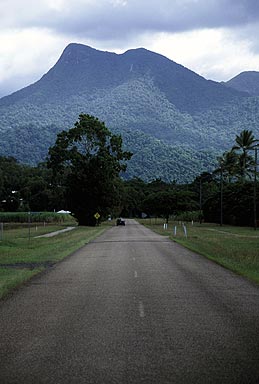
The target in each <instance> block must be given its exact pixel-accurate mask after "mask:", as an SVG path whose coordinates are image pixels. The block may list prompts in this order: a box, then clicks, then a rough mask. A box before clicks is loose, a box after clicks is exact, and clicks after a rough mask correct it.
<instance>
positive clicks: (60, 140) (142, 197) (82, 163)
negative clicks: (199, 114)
mask: <svg viewBox="0 0 259 384" xmlns="http://www.w3.org/2000/svg"><path fill="white" fill-rule="evenodd" d="M256 154H257V140H256V139H255V138H254V136H253V133H252V131H246V130H245V131H242V132H241V134H240V135H237V136H236V140H235V143H233V147H232V148H231V149H230V150H229V151H228V152H225V153H224V154H223V155H222V156H221V157H220V158H219V159H218V167H217V169H215V171H214V172H212V173H206V172H204V173H202V174H200V175H199V176H197V177H196V179H195V180H194V181H193V182H191V183H189V184H177V183H176V182H172V183H166V182H164V181H163V180H161V179H157V180H154V181H152V182H150V183H145V182H144V181H143V180H141V179H139V178H133V179H131V180H122V178H121V173H122V172H124V171H125V169H126V165H127V161H129V160H130V158H131V155H132V154H131V153H129V152H127V151H124V150H123V143H122V139H121V137H120V136H119V135H113V134H111V132H110V131H109V130H108V129H107V127H106V126H105V125H104V123H102V122H100V121H99V120H98V119H97V118H95V117H93V116H89V115H83V114H82V115H80V116H79V119H78V121H77V122H76V123H75V125H74V127H73V128H71V129H70V130H69V131H62V132H61V133H59V134H58V136H57V140H56V143H55V145H54V146H52V147H51V148H50V149H49V156H48V158H47V159H46V162H45V163H41V164H39V165H38V166H37V167H30V166H27V165H24V164H20V163H18V162H17V161H16V160H15V159H14V158H12V157H0V211H54V210H56V211H58V210H61V209H64V210H69V211H71V212H72V213H73V214H74V216H75V217H76V218H77V220H78V222H79V224H80V225H94V224H95V223H96V219H95V217H94V215H95V213H97V212H98V213H99V214H100V216H101V219H105V218H106V217H107V216H108V215H112V216H114V217H116V216H120V215H121V216H123V217H141V216H143V214H144V216H146V215H147V216H160V217H164V218H165V220H168V218H169V216H171V215H173V216H175V217H181V216H183V215H184V214H185V215H186V213H189V218H194V219H197V218H199V220H200V221H202V220H205V221H208V222H216V223H221V224H222V223H224V224H236V225H253V223H254V220H255V212H256V211H257V206H256V205H257V204H256V203H257V196H258V193H259V187H258V182H257V169H256V159H255V157H256ZM187 216H188V215H187Z"/></svg>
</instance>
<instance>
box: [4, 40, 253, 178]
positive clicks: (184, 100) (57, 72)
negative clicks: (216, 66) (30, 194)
mask: <svg viewBox="0 0 259 384" xmlns="http://www.w3.org/2000/svg"><path fill="white" fill-rule="evenodd" d="M86 63H87V65H86ZM258 100H259V99H258V98H256V97H255V98H253V97H245V96H244V95H243V94H240V93H238V92H236V91H233V90H231V89H229V88H227V87H225V86H223V85H221V84H218V83H215V82H209V81H206V80H205V79H203V78H201V77H200V76H198V75H196V74H195V73H193V72H191V71H188V70H187V69H186V68H183V67H182V66H180V65H178V64H176V63H173V62H172V61H170V60H168V59H166V58H164V57H162V56H160V55H156V54H154V53H152V52H149V51H146V50H141V49H140V50H131V51H128V52H127V53H125V54H124V55H113V54H109V53H105V52H98V51H96V50H93V49H91V48H89V47H85V46H83V45H80V44H79V45H78V44H72V45H69V46H68V47H67V49H66V50H65V52H64V55H62V57H61V59H60V60H59V61H58V63H57V64H56V65H55V66H54V68H53V69H51V70H50V71H49V72H48V74H46V75H45V76H43V78H42V79H41V80H40V81H38V82H37V83H35V84H33V85H31V86H29V87H27V88H25V89H23V90H21V91H19V92H16V93H14V94H13V95H11V96H8V97H5V98H2V99H1V100H0V113H1V122H0V134H1V142H0V154H2V155H5V156H14V157H15V158H16V159H17V160H18V161H21V162H24V163H27V164H31V165H36V164H38V163H39V162H40V161H43V160H44V159H45V158H46V155H47V152H48V148H49V147H50V146H53V145H54V143H55V139H56V135H57V133H58V132H60V131H62V130H64V129H65V130H67V129H68V128H69V127H70V126H71V125H72V124H73V122H74V121H75V120H76V119H77V116H78V115H79V114H80V113H82V111H87V113H88V114H90V115H94V116H98V117H99V118H100V119H101V120H102V121H105V124H106V125H107V126H108V127H109V129H110V130H111V132H113V133H114V134H116V135H117V134H121V136H122V139H123V145H124V148H125V150H127V151H131V152H132V153H133V155H134V156H133V157H132V159H131V161H130V162H129V164H128V168H127V173H125V174H124V175H123V176H124V177H125V178H132V177H140V178H142V179H143V180H145V181H147V182H148V181H151V180H153V179H155V178H157V177H158V178H162V179H163V180H165V181H167V182H172V181H173V180H177V182H180V183H185V182H190V181H191V180H193V179H194V178H195V176H197V175H198V174H200V173H201V172H202V171H205V170H207V171H211V170H212V169H213V168H214V167H215V165H216V156H218V155H221V154H222V152H223V151H225V150H227V149H228V148H229V147H230V145H231V143H232V141H233V140H234V138H235V135H236V134H237V132H239V131H241V129H252V130H253V132H254V133H255V135H257V134H258V133H259V127H258V124H257V121H259V108H258V103H259V101H258Z"/></svg>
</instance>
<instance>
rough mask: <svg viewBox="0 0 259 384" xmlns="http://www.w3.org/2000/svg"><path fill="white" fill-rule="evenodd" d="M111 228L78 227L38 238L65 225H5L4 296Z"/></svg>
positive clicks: (0, 278) (0, 280) (0, 247)
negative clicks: (55, 234)
mask: <svg viewBox="0 0 259 384" xmlns="http://www.w3.org/2000/svg"><path fill="white" fill-rule="evenodd" d="M107 228H109V225H108V224H102V225H100V226H97V227H76V228H75V229H73V230H72V231H69V232H66V233H63V234H59V235H57V236H54V237H49V238H36V236H39V235H42V234H44V233H48V232H53V231H56V230H59V229H64V226H61V225H48V226H43V225H41V226H39V225H37V224H35V225H33V226H31V227H30V228H29V227H28V225H20V226H19V227H18V226H17V225H16V226H15V227H12V228H11V229H9V228H7V229H6V228H4V231H3V238H2V240H0V298H2V297H4V296H6V295H7V294H8V293H9V292H10V291H12V290H13V289H14V288H15V287H17V286H19V285H20V284H22V283H24V282H25V281H27V280H28V279H30V278H31V277H32V276H34V275H35V274H37V273H39V272H41V271H44V270H45V269H46V268H49V267H51V266H52V265H53V264H54V263H56V262H58V261H59V260H62V259H63V258H65V257H66V256H68V255H69V254H71V253H72V252H74V251H75V250H76V249H78V248H80V247H81V246H83V245H85V244H86V243H88V242H89V241H90V240H91V239H93V238H95V237H97V236H98V235H99V234H101V233H102V232H103V231H105V230H106V229H107Z"/></svg>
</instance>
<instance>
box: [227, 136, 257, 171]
mask: <svg viewBox="0 0 259 384" xmlns="http://www.w3.org/2000/svg"><path fill="white" fill-rule="evenodd" d="M257 143H258V140H257V139H255V137H254V135H253V132H252V131H249V130H247V129H244V130H243V131H242V132H241V133H240V134H239V135H236V144H235V145H234V146H233V148H232V150H233V151H238V152H239V170H240V172H239V173H240V176H241V178H242V179H245V176H246V175H247V174H248V175H249V173H250V171H251V166H252V165H253V164H254V161H253V158H252V156H251V155H250V154H249V151H250V150H252V149H254V148H255V146H256V145H257Z"/></svg>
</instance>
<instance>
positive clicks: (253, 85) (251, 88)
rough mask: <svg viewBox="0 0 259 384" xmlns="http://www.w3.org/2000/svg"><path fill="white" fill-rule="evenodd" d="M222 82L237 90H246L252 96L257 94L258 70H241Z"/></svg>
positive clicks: (258, 85)
mask: <svg viewBox="0 0 259 384" xmlns="http://www.w3.org/2000/svg"><path fill="white" fill-rule="evenodd" d="M224 84H225V85H227V86H228V87H230V88H232V89H235V90H237V91H240V92H247V93H248V94H250V95H252V96H259V72H256V71H246V72H242V73H240V74H239V75H237V76H235V77H233V79H230V80H229V81H227V82H225V83H224Z"/></svg>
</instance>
